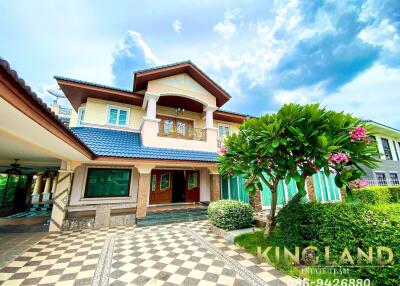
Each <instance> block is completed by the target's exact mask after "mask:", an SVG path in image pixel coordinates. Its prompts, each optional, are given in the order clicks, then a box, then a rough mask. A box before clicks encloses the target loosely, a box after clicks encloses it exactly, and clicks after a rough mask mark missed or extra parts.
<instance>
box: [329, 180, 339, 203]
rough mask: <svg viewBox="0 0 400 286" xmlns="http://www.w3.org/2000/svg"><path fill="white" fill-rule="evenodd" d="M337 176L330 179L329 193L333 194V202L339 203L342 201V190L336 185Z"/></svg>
mask: <svg viewBox="0 0 400 286" xmlns="http://www.w3.org/2000/svg"><path fill="white" fill-rule="evenodd" d="M335 176H336V175H335V174H331V175H330V176H329V178H328V182H329V191H330V194H331V200H335V201H339V200H340V194H339V192H340V190H339V188H338V187H337V186H336V184H335Z"/></svg>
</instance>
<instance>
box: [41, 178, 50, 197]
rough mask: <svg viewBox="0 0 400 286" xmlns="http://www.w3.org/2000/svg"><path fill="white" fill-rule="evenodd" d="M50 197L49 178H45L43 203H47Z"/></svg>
mask: <svg viewBox="0 0 400 286" xmlns="http://www.w3.org/2000/svg"><path fill="white" fill-rule="evenodd" d="M50 197H51V177H50V176H48V177H47V178H46V183H45V185H44V191H43V199H42V200H43V202H48V201H50Z"/></svg>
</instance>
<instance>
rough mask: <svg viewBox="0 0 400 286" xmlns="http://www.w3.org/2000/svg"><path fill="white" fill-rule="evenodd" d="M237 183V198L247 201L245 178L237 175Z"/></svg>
mask: <svg viewBox="0 0 400 286" xmlns="http://www.w3.org/2000/svg"><path fill="white" fill-rule="evenodd" d="M237 179H238V185H239V200H240V201H242V202H245V203H248V202H249V193H248V192H246V190H245V189H244V183H245V179H244V178H243V176H239V177H237Z"/></svg>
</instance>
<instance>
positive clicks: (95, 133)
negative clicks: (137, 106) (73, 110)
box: [70, 127, 218, 162]
mask: <svg viewBox="0 0 400 286" xmlns="http://www.w3.org/2000/svg"><path fill="white" fill-rule="evenodd" d="M70 129H71V130H72V132H74V133H75V134H76V135H77V136H78V137H79V138H80V139H81V140H82V141H83V142H84V143H85V144H86V145H87V146H88V147H89V148H90V149H91V150H92V151H93V152H94V153H95V154H96V155H97V156H109V157H125V158H141V159H164V160H183V161H200V162H216V161H217V160H216V159H217V156H218V153H216V152H215V153H214V152H203V151H190V150H178V149H167V148H153V147H145V146H143V145H142V139H141V136H140V133H138V132H130V131H120V130H111V129H103V128H93V127H71V128H70Z"/></svg>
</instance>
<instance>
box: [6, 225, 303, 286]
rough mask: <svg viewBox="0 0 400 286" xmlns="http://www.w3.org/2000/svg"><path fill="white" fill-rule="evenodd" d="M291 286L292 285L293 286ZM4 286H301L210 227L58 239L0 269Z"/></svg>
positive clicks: (159, 228) (48, 240)
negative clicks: (214, 232)
mask: <svg viewBox="0 0 400 286" xmlns="http://www.w3.org/2000/svg"><path fill="white" fill-rule="evenodd" d="M289 283H290V284H289ZM0 284H2V285H295V279H293V278H291V277H289V276H285V275H283V274H282V273H280V272H278V271H276V270H275V269H274V268H273V267H272V266H270V265H268V264H266V263H263V264H257V261H256V258H255V257H253V256H251V255H249V254H247V253H245V252H244V251H243V250H242V249H240V248H239V247H237V246H235V245H233V244H231V243H229V242H227V241H225V240H223V239H221V238H219V237H217V236H215V235H214V234H213V233H211V232H210V230H209V225H208V221H196V222H190V223H177V224H169V225H163V226H151V227H141V228H136V227H118V228H112V229H101V230H91V231H89V230H87V231H68V232H63V233H52V234H49V235H47V236H46V237H44V238H43V239H41V240H40V241H39V242H38V243H37V244H36V245H34V246H32V247H31V248H30V249H29V250H27V251H26V252H25V253H23V254H22V255H19V256H18V257H17V258H16V259H15V260H14V261H12V262H9V263H8V264H7V265H6V266H5V267H3V268H2V269H0Z"/></svg>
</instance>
